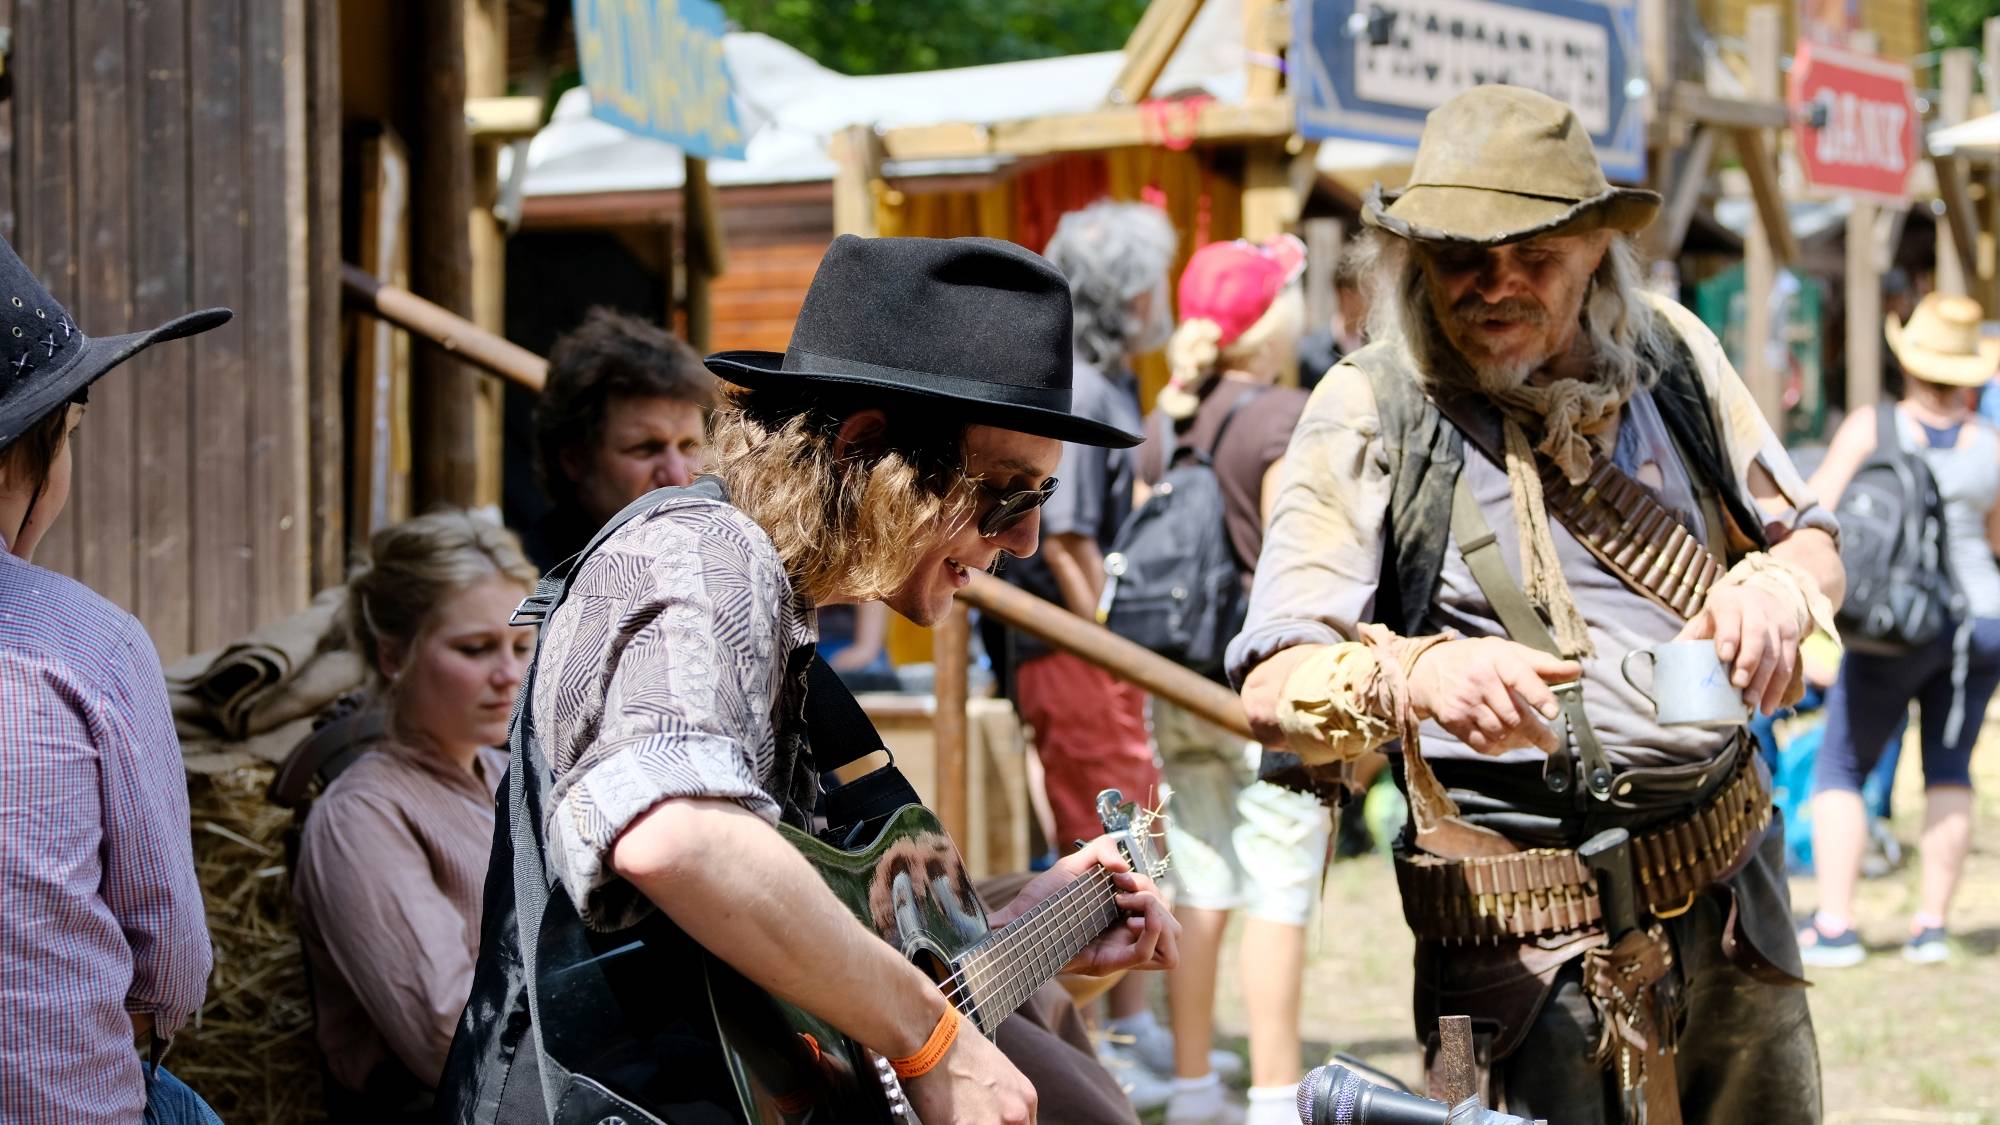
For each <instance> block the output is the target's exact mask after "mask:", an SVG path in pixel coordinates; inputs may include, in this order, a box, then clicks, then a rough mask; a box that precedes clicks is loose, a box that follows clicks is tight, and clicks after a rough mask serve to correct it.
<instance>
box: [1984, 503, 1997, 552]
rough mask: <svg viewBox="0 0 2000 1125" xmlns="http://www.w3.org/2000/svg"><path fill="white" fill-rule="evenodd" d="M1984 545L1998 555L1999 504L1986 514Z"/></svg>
mask: <svg viewBox="0 0 2000 1125" xmlns="http://www.w3.org/2000/svg"><path fill="white" fill-rule="evenodd" d="M1986 544H1987V546H1989V547H1991V548H1992V549H1993V553H1994V554H1996V555H2000V504H1995V505H1993V507H1992V509H1991V510H1990V511H1988V512H1987V513H1986Z"/></svg>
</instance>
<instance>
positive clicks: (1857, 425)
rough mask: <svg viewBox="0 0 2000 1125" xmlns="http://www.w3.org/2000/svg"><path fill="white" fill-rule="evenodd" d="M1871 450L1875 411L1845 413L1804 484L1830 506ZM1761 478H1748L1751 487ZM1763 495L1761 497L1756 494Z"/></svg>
mask: <svg viewBox="0 0 2000 1125" xmlns="http://www.w3.org/2000/svg"><path fill="white" fill-rule="evenodd" d="M1873 452H1875V412H1874V411H1873V410H1856V411H1855V412H1853V413H1852V414H1849V415H1848V416H1847V421H1845V422H1842V423H1841V424H1840V429H1838V430H1836V431H1834V434H1833V441H1832V443H1831V444H1829V445H1828V446H1827V449H1826V458H1825V459H1824V460H1822V461H1821V462H1820V463H1819V468H1818V469H1816V470H1814V471H1813V475H1812V476H1811V477H1810V478H1808V479H1807V481H1806V484H1807V485H1808V486H1809V487H1811V489H1812V490H1813V495H1815V496H1817V497H1819V502H1820V503H1822V504H1825V505H1826V506H1827V507H1829V508H1831V507H1833V506H1834V505H1836V504H1838V503H1840V494H1841V493H1842V492H1845V491H1846V490H1847V482H1848V481H1851V480H1853V479H1854V473H1855V470H1857V469H1859V468H1861V463H1862V462H1863V461H1866V460H1867V459H1868V455H1869V454H1870V453H1873ZM1763 483H1764V482H1762V481H1754V480H1753V481H1752V491H1753V492H1754V491H1756V490H1757V487H1758V486H1759V485H1761V484H1763ZM1759 499H1763V497H1761V496H1760V497H1759Z"/></svg>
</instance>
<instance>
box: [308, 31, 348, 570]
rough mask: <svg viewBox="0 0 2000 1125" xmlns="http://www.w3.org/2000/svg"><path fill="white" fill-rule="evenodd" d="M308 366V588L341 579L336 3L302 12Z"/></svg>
mask: <svg viewBox="0 0 2000 1125" xmlns="http://www.w3.org/2000/svg"><path fill="white" fill-rule="evenodd" d="M306 66H307V77H306V128H307V130H308V131H309V133H310V135H311V139H310V141H308V142H307V154H306V155H307V161H308V166H309V167H310V169H311V172H310V173H309V176H308V179H307V183H306V237H307V240H308V249H307V259H308V264H307V270H308V282H307V284H308V287H309V291H310V293H311V296H310V298H309V299H308V300H309V304H308V311H307V313H306V315H307V317H308V318H309V321H310V325H309V327H308V330H307V332H308V338H309V341H310V342H309V344H308V347H309V348H310V353H309V354H308V356H307V359H306V370H307V375H306V387H307V391H306V395H307V404H306V417H307V419H308V424H307V435H308V436H307V447H308V450H309V451H310V454H311V464H310V468H309V469H308V472H310V473H311V474H312V588H313V589H315V590H322V589H325V588H326V587H328V586H332V585H335V584H337V583H339V582H340V580H341V579H342V578H343V577H344V576H345V575H346V573H347V541H346V535H347V525H346V509H345V504H344V500H345V497H346V488H345V481H344V478H343V472H342V467H341V463H342V460H343V455H344V453H345V451H346V448H347V444H346V434H347V427H346V425H345V424H344V423H345V420H344V417H343V415H342V409H343V407H342V404H341V370H340V367H341V361H340V353H341V331H340V187H341V143H340V121H341V105H340V13H339V3H338V0H309V3H307V5H306Z"/></svg>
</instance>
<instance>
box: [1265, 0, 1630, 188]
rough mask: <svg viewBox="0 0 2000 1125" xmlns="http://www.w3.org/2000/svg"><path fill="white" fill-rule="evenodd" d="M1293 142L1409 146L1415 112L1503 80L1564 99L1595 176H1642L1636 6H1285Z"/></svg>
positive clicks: (1495, 1)
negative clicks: (1295, 118)
mask: <svg viewBox="0 0 2000 1125" xmlns="http://www.w3.org/2000/svg"><path fill="white" fill-rule="evenodd" d="M1292 11H1293V16H1292V20H1293V28H1292V51H1291V55H1290V58H1289V63H1290V67H1291V75H1290V84H1291V88H1292V94H1293V96H1294V97H1295V98H1296V99H1297V101H1298V107H1299V111H1298V112H1299V134H1300V135H1301V136H1305V137H1314V138H1337V137H1344V138H1355V139H1360V140H1370V141H1386V142H1389V143H1391V144H1414V143H1416V140H1417V137H1418V135H1419V134H1421V133H1422V132H1423V127H1424V115H1425V114H1427V113H1429V112H1430V111H1431V110H1432V109H1433V108H1435V107H1436V106H1438V105H1439V104H1440V103H1442V102H1444V101H1445V100H1446V99H1448V98H1450V97H1451V96H1452V95H1454V94H1458V93H1460V92H1462V91H1464V90H1467V89H1470V88H1471V87H1473V86H1478V85H1482V84H1485V83H1489V82H1504V83H1508V84H1510V85H1515V86H1527V87H1529V88H1531V89H1536V90H1540V91H1542V92H1543V93H1545V94H1548V95H1550V96H1551V97H1555V98H1558V99H1560V100H1562V101H1564V102H1567V103H1568V104H1569V105H1570V106H1571V107H1573V108H1574V109H1575V110H1576V112H1577V116H1578V117H1579V118H1580V119H1581V120H1582V121H1583V126H1584V128H1585V129H1588V130H1589V131H1590V136H1591V139H1592V140H1593V141H1594V142H1595V143H1596V145H1597V156H1598V159H1599V160H1600V161H1602V162H1603V164H1604V173H1605V175H1607V176H1609V177H1610V178H1612V179H1614V180H1626V181H1628V182H1629V181H1635V180H1643V179H1644V178H1645V175H1646V113H1645V105H1644V103H1643V102H1642V101H1641V100H1640V99H1639V98H1637V97H1634V96H1632V95H1633V94H1635V93H1636V94H1641V95H1643V91H1642V90H1631V89H1628V85H1627V84H1628V82H1629V81H1630V80H1631V79H1632V78H1634V77H1639V76H1642V75H1643V74H1644V72H1645V63H1644V60H1643V59H1642V58H1641V56H1640V53H1639V14H1638V9H1637V6H1636V3H1635V2H1634V0H1525V2H1516V0H1293V3H1292Z"/></svg>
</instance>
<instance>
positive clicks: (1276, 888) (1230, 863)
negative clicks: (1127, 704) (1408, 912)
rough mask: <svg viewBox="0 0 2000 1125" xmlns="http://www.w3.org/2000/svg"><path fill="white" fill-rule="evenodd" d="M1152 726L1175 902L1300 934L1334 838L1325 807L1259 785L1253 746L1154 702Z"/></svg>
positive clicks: (1256, 753) (1315, 898) (1302, 796)
mask: <svg viewBox="0 0 2000 1125" xmlns="http://www.w3.org/2000/svg"><path fill="white" fill-rule="evenodd" d="M1152 720H1153V741H1154V743H1155V745H1157V746H1158V747H1159V751H1160V758H1161V760H1162V762H1163V764H1164V768H1165V773H1166V782H1167V789H1168V792H1169V793H1170V794H1171V797H1170V799H1169V800H1168V802H1167V849H1168V854H1169V855H1170V856H1171V857H1172V862H1171V863H1170V864H1169V865H1168V869H1167V870H1168V876H1169V878H1171V879H1172V880H1173V881H1174V882H1175V883H1176V884H1177V885H1178V886H1179V888H1180V894H1179V895H1178V896H1177V901H1178V902H1180V903H1183V904H1185V905H1188V906H1194V907H1200V908H1203V909H1208V910H1242V911H1245V912H1246V913H1248V914H1250V915H1252V916H1254V917H1257V918H1263V919H1266V920H1269V921H1273V922H1283V923H1287V924H1290V925H1295V926H1303V925H1305V924H1306V922H1307V920H1308V919H1310V918H1311V916H1312V911H1313V907H1314V906H1315V904H1316V903H1317V902H1318V899H1319V886H1320V874H1321V872H1322V870H1323V869H1324V868H1325V866H1326V847H1327V838H1328V837H1329V835H1331V833H1332V829H1333V822H1332V818H1331V816H1330V814H1329V813H1328V812H1327V810H1326V807H1325V806H1324V805H1322V804H1320V803H1319V801H1318V800H1317V799H1316V798H1314V797H1310V796H1307V795H1306V794H1304V793H1295V792H1293V791H1292V790H1289V789H1284V788H1281V787H1279V786H1276V785H1272V784H1269V783H1268V782H1263V781H1258V780H1257V759H1258V756H1259V754H1260V748H1259V747H1258V745H1257V744H1256V743H1254V742H1246V741H1245V740H1243V739H1241V738H1239V737H1237V736H1236V735H1233V734H1230V733H1229V732H1228V731H1225V730H1223V729H1222V728H1220V727H1217V726H1215V725H1214V724H1212V723H1210V722H1208V721H1207V720H1205V719H1201V718H1197V717H1196V716H1194V715H1192V714H1189V713H1188V712H1187V711H1184V710H1182V709H1181V708H1179V707H1176V706H1174V705H1173V704H1172V703H1169V702H1167V701H1166V700H1164V699H1160V698H1157V697H1155V698H1154V699H1153V701H1152Z"/></svg>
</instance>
